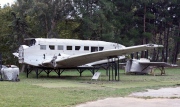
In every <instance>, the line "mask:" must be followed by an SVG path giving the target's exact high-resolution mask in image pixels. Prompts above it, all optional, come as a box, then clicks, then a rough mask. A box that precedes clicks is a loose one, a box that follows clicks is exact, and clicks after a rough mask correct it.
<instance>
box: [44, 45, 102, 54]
mask: <svg viewBox="0 0 180 107" xmlns="http://www.w3.org/2000/svg"><path fill="white" fill-rule="evenodd" d="M80 48H81V46H75V48H74V50H80ZM49 49H50V50H55V45H49ZM103 49H104V47H95V46H91V47H89V46H84V51H89V50H91V52H95V51H102V50H103ZM40 50H46V45H40ZM57 50H64V46H63V45H58V46H57ZM66 50H73V46H66Z"/></svg>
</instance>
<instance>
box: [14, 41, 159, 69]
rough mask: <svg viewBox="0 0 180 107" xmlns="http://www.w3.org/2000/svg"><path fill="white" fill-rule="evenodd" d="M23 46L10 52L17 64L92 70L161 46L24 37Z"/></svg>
mask: <svg viewBox="0 0 180 107" xmlns="http://www.w3.org/2000/svg"><path fill="white" fill-rule="evenodd" d="M25 43H26V44H25V45H21V46H20V47H19V49H18V51H17V52H15V53H13V54H14V55H15V56H16V57H18V60H19V63H23V64H27V65H32V66H36V67H48V68H71V67H81V66H82V67H83V66H89V67H91V66H93V65H96V64H101V63H105V62H107V58H108V57H111V56H117V58H118V59H123V58H124V57H125V56H124V55H126V54H130V53H133V52H138V51H142V50H148V49H153V48H157V47H162V45H156V44H144V45H137V46H130V47H125V46H123V45H121V44H117V43H112V42H105V41H94V40H76V39H55V38H27V39H25Z"/></svg>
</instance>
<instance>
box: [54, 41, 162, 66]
mask: <svg viewBox="0 0 180 107" xmlns="http://www.w3.org/2000/svg"><path fill="white" fill-rule="evenodd" d="M157 47H163V46H162V45H155V44H146V45H137V46H131V47H125V48H123V49H111V50H104V51H97V52H92V53H87V54H80V55H72V56H68V57H66V58H63V59H61V58H57V59H56V60H55V63H56V64H55V65H56V66H55V67H77V66H81V65H85V64H88V63H91V62H95V61H99V60H104V59H107V58H108V57H111V56H122V55H125V54H130V53H133V52H139V51H143V50H148V49H153V48H157Z"/></svg>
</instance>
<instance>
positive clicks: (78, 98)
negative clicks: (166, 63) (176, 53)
mask: <svg viewBox="0 0 180 107" xmlns="http://www.w3.org/2000/svg"><path fill="white" fill-rule="evenodd" d="M100 72H101V77H100V79H99V80H98V81H95V80H91V78H92V74H91V73H90V72H89V71H85V72H83V73H82V77H80V76H79V73H78V72H77V71H75V72H73V71H65V72H63V73H62V74H61V77H60V78H58V76H57V75H56V74H55V73H53V72H51V73H50V77H46V74H45V73H42V74H41V75H40V77H39V79H36V76H35V73H33V72H32V73H31V74H30V75H29V78H26V74H25V73H21V74H20V82H9V81H3V82H0V100H1V101H0V106H2V107H10V106H13V107H69V106H75V105H77V104H80V103H84V102H87V101H93V100H97V99H103V98H106V97H124V96H126V95H128V94H130V93H133V92H137V91H145V89H147V88H153V89H157V88H160V87H172V86H178V85H180V69H179V68H175V69H166V75H163V76H153V75H126V74H124V73H123V71H122V70H121V72H120V81H108V76H106V75H105V74H106V73H105V71H104V70H100Z"/></svg>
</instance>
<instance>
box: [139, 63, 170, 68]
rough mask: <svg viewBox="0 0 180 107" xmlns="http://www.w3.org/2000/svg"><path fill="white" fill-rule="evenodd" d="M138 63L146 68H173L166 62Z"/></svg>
mask: <svg viewBox="0 0 180 107" xmlns="http://www.w3.org/2000/svg"><path fill="white" fill-rule="evenodd" d="M139 63H140V64H142V65H146V66H158V67H173V65H171V64H169V63H166V62H139Z"/></svg>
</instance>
